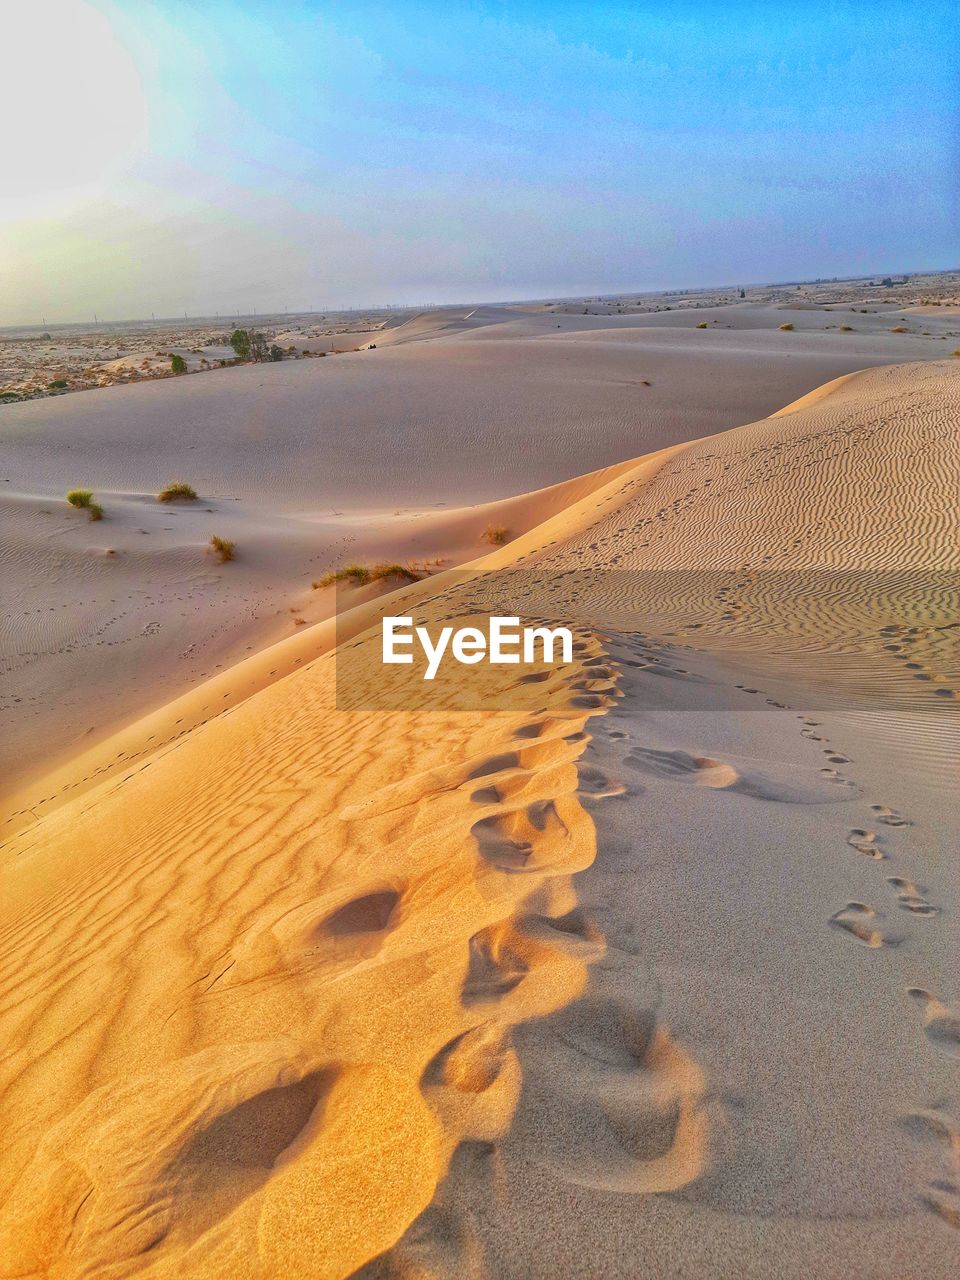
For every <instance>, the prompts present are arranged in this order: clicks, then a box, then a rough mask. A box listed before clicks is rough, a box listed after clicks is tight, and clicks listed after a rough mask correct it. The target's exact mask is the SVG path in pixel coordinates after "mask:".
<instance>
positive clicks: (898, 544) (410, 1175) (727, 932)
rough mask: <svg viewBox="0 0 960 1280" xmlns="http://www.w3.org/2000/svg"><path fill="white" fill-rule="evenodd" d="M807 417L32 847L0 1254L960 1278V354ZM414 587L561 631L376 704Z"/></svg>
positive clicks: (479, 592)
mask: <svg viewBox="0 0 960 1280" xmlns="http://www.w3.org/2000/svg"><path fill="white" fill-rule="evenodd" d="M790 408H791V411H790V412H787V413H784V414H782V415H781V416H777V417H773V418H768V419H764V420H762V421H759V422H756V423H753V424H751V425H749V426H745V427H741V428H736V429H734V430H732V431H727V432H724V433H722V434H720V435H717V436H713V437H710V438H708V439H706V440H701V441H697V442H695V443H693V444H679V445H674V446H671V447H669V448H666V449H664V450H663V451H661V452H660V453H658V454H654V455H651V456H648V457H645V458H642V459H638V460H637V462H636V463H635V464H634V465H633V466H631V467H628V468H626V469H617V470H616V472H615V473H613V474H611V475H610V476H609V477H604V478H603V482H602V483H599V484H598V485H591V486H587V488H586V489H585V490H584V491H583V492H582V493H581V494H579V495H578V496H577V500H576V501H573V502H571V504H570V505H569V506H568V507H567V508H565V509H564V510H562V511H559V512H557V513H556V514H553V515H551V516H550V518H548V519H547V520H546V521H545V522H544V523H543V524H541V525H539V526H538V527H537V528H535V529H532V530H531V531H530V532H529V533H527V534H525V535H524V536H523V537H521V538H520V539H518V540H517V541H516V542H515V543H514V544H513V545H511V546H509V547H505V548H502V549H499V550H496V551H494V552H493V553H491V554H490V555H489V556H487V557H485V558H484V559H483V560H482V561H479V562H477V563H476V564H475V565H474V566H472V567H471V570H470V571H469V572H459V573H457V572H453V573H449V574H444V575H441V576H440V577H438V578H437V579H435V580H434V581H432V582H431V583H430V584H426V585H424V584H418V585H417V586H415V587H413V588H411V589H409V590H408V591H407V592H405V593H404V594H403V595H398V596H394V597H390V598H389V601H388V603H385V602H382V601H381V602H377V601H373V602H369V603H368V604H367V605H365V606H364V610H363V611H361V612H358V613H356V614H354V615H352V616H351V617H349V618H347V619H345V620H343V621H342V624H341V629H340V632H339V634H338V635H337V636H333V637H331V636H329V635H327V637H326V639H327V641H330V640H331V639H338V640H339V641H340V647H339V648H338V649H335V650H332V651H330V652H327V653H325V654H322V655H321V656H316V649H314V651H313V653H310V652H308V651H307V650H306V648H304V652H303V653H300V654H298V656H299V657H300V658H301V659H302V660H301V661H300V662H296V661H295V660H294V661H293V662H292V665H291V666H283V663H282V662H281V659H283V660H284V661H285V660H286V657H287V655H286V654H285V653H281V652H280V651H279V650H273V651H272V650H268V651H267V652H266V653H264V654H260V655H257V658H256V659H252V660H251V661H252V662H256V663H262V664H263V665H264V668H265V671H267V672H270V673H271V674H279V669H280V668H281V666H283V670H284V671H289V674H286V675H284V676H283V678H274V679H272V680H268V681H264V683H263V686H262V687H259V688H258V691H251V696H249V697H247V698H246V699H245V700H244V701H243V702H242V704H241V705H238V706H236V707H231V709H228V710H224V711H219V712H215V713H213V714H211V716H210V717H208V718H207V719H206V720H205V722H203V723H200V724H197V725H196V726H195V727H188V728H183V729H181V730H177V732H176V734H175V735H174V736H172V737H171V738H168V739H166V740H164V742H163V745H162V747H159V748H156V747H150V746H149V745H146V744H145V745H144V746H143V747H142V748H141V750H142V754H140V755H139V756H138V758H137V760H136V762H135V764H131V767H130V768H129V770H125V771H124V772H123V773H122V775H117V774H115V773H113V774H111V775H110V776H107V777H105V779H104V780H103V781H101V782H100V783H99V784H97V785H93V786H87V787H85V788H83V789H78V792H77V794H76V796H75V798H73V799H67V800H66V801H65V802H64V803H62V804H60V806H59V807H58V808H57V809H56V810H55V811H53V812H51V813H50V814H49V815H48V816H44V817H42V818H41V819H40V820H39V821H37V822H35V823H33V824H32V825H31V826H30V827H29V828H28V829H26V830H25V831H23V832H22V834H20V835H19V836H17V837H15V838H12V839H9V840H8V841H7V842H6V844H5V845H4V846H3V848H2V850H0V859H2V863H0V868H2V875H3V893H2V902H3V916H2V930H0V947H2V951H3V964H2V974H3V979H2V994H0V1019H2V1036H3V1043H4V1045H5V1047H6V1053H5V1055H4V1058H3V1063H2V1067H0V1071H2V1075H0V1098H2V1116H3V1123H4V1132H5V1136H6V1141H5V1144H4V1151H3V1155H2V1157H0V1263H2V1269H0V1274H3V1275H11V1276H13V1275H17V1276H27V1275H36V1276H46V1275H50V1276H54V1275H55V1276H58V1277H74V1276H76V1277H80V1276H92V1275H110V1276H117V1277H119V1276H128V1275H129V1276H140V1275H143V1276H156V1277H182V1276H205V1277H220V1276H225V1275H230V1276H250V1277H262V1278H263V1280H267V1278H268V1277H270V1278H274V1277H280V1276H291V1277H292V1276H302V1275H310V1276H316V1277H321V1276H330V1277H333V1276H348V1275H352V1274H356V1273H361V1274H364V1275H366V1276H368V1277H372V1276H392V1277H407V1276H422V1275H438V1276H450V1277H453V1276H463V1275H484V1274H490V1275H494V1276H508V1277H514V1276H516V1277H517V1278H518V1280H519V1277H521V1276H524V1277H528V1276H538V1277H539V1276H542V1277H544V1278H545V1277H547V1276H556V1275H590V1276H611V1277H612V1276H616V1275H623V1274H635V1273H636V1272H637V1271H638V1270H641V1271H643V1272H644V1273H649V1274H666V1273H671V1274H677V1275H683V1276H691V1277H692V1276H704V1275H709V1276H716V1277H721V1276H729V1275H731V1274H738V1275H747V1276H755V1277H757V1278H758V1280H759V1277H761V1276H763V1277H767V1276H771V1275H776V1276H790V1277H797V1280H799V1277H801V1276H809V1275H810V1274H817V1275H821V1276H832V1275H836V1276H840V1275H844V1276H849V1275H851V1274H867V1273H869V1274H871V1275H873V1276H887V1277H891V1280H892V1278H893V1277H894V1276H901V1275H903V1274H904V1273H905V1270H904V1269H905V1267H909V1266H914V1267H916V1268H917V1273H918V1274H923V1275H924V1276H944V1277H946V1276H947V1275H949V1274H951V1266H952V1262H953V1260H954V1259H955V1250H956V1243H957V1235H956V1228H957V1223H958V1221H960V1202H958V1200H957V1192H956V1179H957V1170H956V1168H955V1164H956V1152H957V1145H958V1142H960V1138H958V1133H960V1120H958V1116H960V1108H958V1099H957V1076H956V1071H957V1063H958V1054H960V1033H958V1026H960V1020H958V1014H957V1008H958V1001H960V990H958V989H957V988H956V975H955V971H954V970H953V968H952V966H951V951H952V943H951V937H950V921H951V920H952V919H953V915H954V913H955V911H956V910H957V907H958V905H960V893H958V884H957V872H956V867H955V864H954V863H953V862H951V860H950V858H949V856H948V850H947V848H946V841H945V833H946V832H948V831H949V830H950V829H951V822H955V818H956V814H955V812H954V811H953V810H952V809H951V807H950V805H951V801H950V798H949V797H948V796H947V795H946V792H945V791H944V788H943V786H942V778H943V776H944V773H945V771H947V770H949V768H950V767H951V764H952V762H953V752H954V751H955V743H956V702H957V699H956V695H957V691H958V688H960V684H958V676H957V671H956V644H955V640H954V637H955V635H956V631H955V630H954V627H955V622H954V617H955V607H956V601H955V597H954V596H953V595H952V594H951V592H952V591H953V589H954V586H955V581H956V571H957V567H958V566H957V558H958V553H957V544H956V538H955V533H956V525H957V519H956V517H957V512H956V501H957V492H958V486H957V480H958V448H957V436H956V429H957V421H958V408H960V368H958V367H957V365H956V364H952V365H951V364H949V363H948V362H944V363H935V364H925V365H913V366H904V367H899V368H889V369H879V370H873V371H870V372H867V373H864V374H861V375H858V376H856V377H854V378H851V379H848V380H846V381H843V382H842V383H841V384H840V385H839V386H838V387H836V388H834V389H833V390H832V392H831V393H829V394H825V395H823V396H821V397H819V398H816V397H814V398H810V399H809V401H808V402H807V403H803V402H801V403H799V404H798V405H794V406H791V407H790ZM400 605H404V606H405V607H409V608H410V609H412V610H416V611H420V610H422V611H423V613H424V616H428V617H433V618H448V617H451V616H454V615H463V616H468V615H469V616H471V617H472V616H482V615H483V614H484V613H486V612H490V611H493V612H520V613H523V614H524V615H525V616H529V617H537V618H561V617H562V618H566V619H569V620H570V621H571V623H572V625H573V626H574V627H575V629H576V633H577V636H578V641H577V645H576V651H575V653H574V660H573V662H572V663H570V664H568V665H566V666H560V667H551V668H544V669H542V670H537V671H533V672H522V673H518V672H517V670H516V669H511V668H509V667H504V668H496V667H491V668H475V669H474V670H475V672H476V676H475V679H476V681H477V684H476V685H475V686H473V687H472V694H471V698H472V708H476V709H468V710H454V709H451V708H452V705H453V702H454V694H455V693H456V690H453V691H451V688H450V687H449V684H448V683H444V682H443V681H439V682H438V683H437V686H436V688H435V689H433V690H432V691H430V692H429V693H425V692H423V690H422V689H421V690H420V691H419V692H418V695H417V700H416V701H414V702H409V701H408V702H406V703H404V702H402V701H401V702H400V704H399V705H397V704H396V703H393V704H391V701H390V696H389V690H385V689H384V683H385V682H384V680H383V674H382V668H380V667H379V665H378V663H377V661H376V659H375V649H376V646H377V644H378V642H379V637H378V634H377V630H376V626H375V625H374V624H375V623H376V620H377V617H378V614H379V612H382V611H384V610H385V609H386V608H389V609H390V610H391V611H399V606H400ZM308 643H313V644H315V645H316V644H318V643H319V641H318V639H317V638H314V639H313V641H308V637H306V636H304V637H302V638H301V637H298V638H297V639H296V641H288V642H286V645H287V646H290V645H292V644H300V645H303V646H307V644H308ZM271 669H272V670H271ZM531 677H532V678H531ZM473 678H474V677H471V679H473ZM338 682H339V693H340V706H339V707H338V705H337V693H338ZM348 695H349V696H348ZM345 702H346V703H349V706H350V707H351V709H344V703H345ZM228 705H229V703H228ZM174 720H176V717H174ZM60 785H69V784H68V783H67V784H64V783H63V780H62V779H61V780H60ZM881 1068H882V1069H881ZM865 1223H867V1224H868V1227H867V1228H866V1229H865V1227H864V1224H865Z"/></svg>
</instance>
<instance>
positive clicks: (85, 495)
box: [67, 489, 93, 508]
mask: <svg viewBox="0 0 960 1280" xmlns="http://www.w3.org/2000/svg"><path fill="white" fill-rule="evenodd" d="M67 501H68V502H69V503H70V505H71V507H84V508H86V507H89V506H90V503H91V502H92V501H93V490H92V489H71V490H70V492H69V493H68V494H67Z"/></svg>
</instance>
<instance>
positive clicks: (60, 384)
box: [47, 378, 67, 391]
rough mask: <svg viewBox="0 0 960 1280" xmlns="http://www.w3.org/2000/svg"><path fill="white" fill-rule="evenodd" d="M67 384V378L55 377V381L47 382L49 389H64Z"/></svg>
mask: <svg viewBox="0 0 960 1280" xmlns="http://www.w3.org/2000/svg"><path fill="white" fill-rule="evenodd" d="M66 386H67V380H66V378H55V379H54V380H53V382H48V383H47V390H48V391H64V390H65V389H66Z"/></svg>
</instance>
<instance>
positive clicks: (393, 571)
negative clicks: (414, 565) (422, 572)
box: [370, 564, 420, 582]
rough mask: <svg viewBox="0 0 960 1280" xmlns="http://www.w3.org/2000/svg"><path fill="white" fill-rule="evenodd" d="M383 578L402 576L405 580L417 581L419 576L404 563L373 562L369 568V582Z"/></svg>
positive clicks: (379, 580) (380, 580)
mask: <svg viewBox="0 0 960 1280" xmlns="http://www.w3.org/2000/svg"><path fill="white" fill-rule="evenodd" d="M384 578H403V579H404V580H405V581H406V582H419V581H420V576H419V574H417V573H414V571H413V570H412V569H411V568H409V566H407V565H405V564H375V565H374V566H373V568H372V569H371V570H370V581H371V582H382V581H383V579H384Z"/></svg>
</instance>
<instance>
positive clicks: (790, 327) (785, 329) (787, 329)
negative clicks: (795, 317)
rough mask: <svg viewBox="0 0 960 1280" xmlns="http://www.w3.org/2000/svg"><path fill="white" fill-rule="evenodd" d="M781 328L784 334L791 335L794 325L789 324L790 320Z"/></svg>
mask: <svg viewBox="0 0 960 1280" xmlns="http://www.w3.org/2000/svg"><path fill="white" fill-rule="evenodd" d="M780 328H781V329H782V330H783V332H784V333H789V332H790V331H791V329H792V328H793V325H792V324H791V323H790V322H789V320H788V321H787V323H786V324H782V325H781V326H780Z"/></svg>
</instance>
